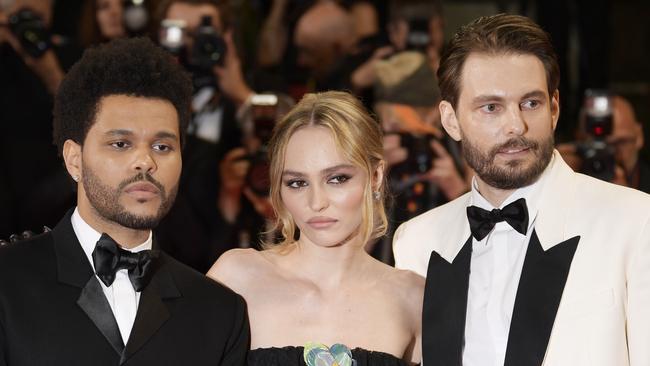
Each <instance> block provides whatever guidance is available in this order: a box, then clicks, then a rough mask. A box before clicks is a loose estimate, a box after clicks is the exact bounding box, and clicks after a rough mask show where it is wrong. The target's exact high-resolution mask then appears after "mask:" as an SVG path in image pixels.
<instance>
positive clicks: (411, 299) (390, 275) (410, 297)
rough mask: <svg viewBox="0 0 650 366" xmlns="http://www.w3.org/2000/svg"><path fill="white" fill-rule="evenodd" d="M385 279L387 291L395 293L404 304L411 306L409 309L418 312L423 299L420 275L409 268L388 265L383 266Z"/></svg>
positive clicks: (423, 281) (422, 283) (422, 281)
mask: <svg viewBox="0 0 650 366" xmlns="http://www.w3.org/2000/svg"><path fill="white" fill-rule="evenodd" d="M383 269H384V271H385V276H384V278H385V279H386V281H385V285H386V286H388V289H387V290H388V291H390V293H392V294H394V295H395V298H396V299H399V300H400V301H401V302H402V303H403V305H404V306H407V307H409V308H412V309H411V310H413V311H415V310H417V311H416V312H417V313H418V314H419V313H420V312H421V309H422V301H423V299H424V283H425V280H424V278H423V277H422V276H420V275H418V274H417V273H415V272H413V271H409V270H403V269H397V268H395V267H391V266H388V265H385V266H384V268H383Z"/></svg>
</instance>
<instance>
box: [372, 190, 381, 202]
mask: <svg viewBox="0 0 650 366" xmlns="http://www.w3.org/2000/svg"><path fill="white" fill-rule="evenodd" d="M372 198H374V199H375V201H379V199H380V198H381V193H379V191H374V192H372Z"/></svg>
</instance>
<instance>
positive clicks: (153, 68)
mask: <svg viewBox="0 0 650 366" xmlns="http://www.w3.org/2000/svg"><path fill="white" fill-rule="evenodd" d="M109 95H128V96H135V97H147V98H156V99H162V100H166V101H169V102H170V103H171V104H172V105H173V106H174V107H175V108H176V112H177V113H178V122H179V132H180V137H181V143H183V141H184V139H185V130H186V128H187V124H188V123H189V120H190V117H191V111H190V103H191V99H192V80H191V78H190V76H189V74H187V73H186V72H185V71H184V70H183V68H182V67H181V66H180V65H179V64H178V63H177V62H176V61H175V60H174V59H173V57H172V56H171V55H170V54H169V53H167V52H166V51H165V50H163V49H161V48H160V47H158V46H156V45H155V44H154V43H153V42H151V40H149V39H148V38H130V39H118V40H114V41H111V42H109V43H106V44H103V45H100V46H98V47H94V48H91V49H88V50H86V51H85V52H84V54H83V56H82V58H81V60H79V61H78V62H77V63H76V64H75V65H74V66H73V67H72V68H71V69H70V71H69V72H68V74H67V75H66V77H65V79H64V80H63V82H62V83H61V85H60V87H59V90H58V92H57V94H56V98H55V100H54V132H53V135H54V144H55V145H56V146H57V148H58V151H59V155H61V154H62V151H63V144H64V142H65V141H66V140H68V139H70V140H73V141H74V142H76V143H78V144H80V145H83V143H84V140H85V138H86V135H87V134H88V131H89V130H90V128H91V127H92V125H93V124H94V123H95V116H96V114H97V110H98V107H99V103H100V102H101V99H102V98H103V97H106V96H109Z"/></svg>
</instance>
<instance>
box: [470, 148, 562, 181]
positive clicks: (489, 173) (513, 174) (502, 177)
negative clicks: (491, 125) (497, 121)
mask: <svg viewBox="0 0 650 366" xmlns="http://www.w3.org/2000/svg"><path fill="white" fill-rule="evenodd" d="M461 145H462V150H463V156H464V157H465V160H466V161H467V164H468V165H469V166H470V167H471V168H472V169H474V171H475V172H476V174H477V175H478V176H479V177H480V178H481V180H483V181H484V182H485V183H486V184H488V185H490V186H491V187H494V188H498V189H503V190H512V189H517V188H521V187H525V186H528V185H530V184H532V183H534V182H535V181H536V180H537V179H538V178H539V176H540V175H541V174H542V172H544V169H546V167H547V166H548V164H549V162H550V161H551V158H552V157H553V149H554V146H555V140H554V139H553V135H551V136H549V137H548V138H547V139H544V140H542V141H534V140H530V139H527V138H525V137H516V138H512V139H510V140H508V141H506V142H504V143H503V144H501V145H497V146H494V147H493V148H491V149H490V151H488V152H487V153H484V152H483V151H481V150H480V149H479V148H478V147H476V146H475V145H474V144H472V143H471V142H470V141H469V140H467V139H465V138H463V140H462V143H461ZM507 148H516V149H518V148H528V149H530V151H532V152H533V153H534V155H535V157H536V159H535V160H534V161H533V163H532V165H530V166H529V167H527V168H526V167H522V165H523V164H524V163H525V161H522V160H512V161H509V162H507V163H506V166H505V167H501V166H498V165H496V164H495V163H494V159H495V157H496V155H497V154H498V152H499V151H500V150H502V149H507Z"/></svg>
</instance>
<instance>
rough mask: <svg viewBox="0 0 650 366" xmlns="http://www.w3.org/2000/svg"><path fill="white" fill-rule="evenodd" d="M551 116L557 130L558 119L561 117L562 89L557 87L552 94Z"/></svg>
mask: <svg viewBox="0 0 650 366" xmlns="http://www.w3.org/2000/svg"><path fill="white" fill-rule="evenodd" d="M551 118H552V119H553V131H555V127H556V126H557V121H558V120H559V119H560V91H559V90H557V89H555V92H553V95H552V96H551Z"/></svg>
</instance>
